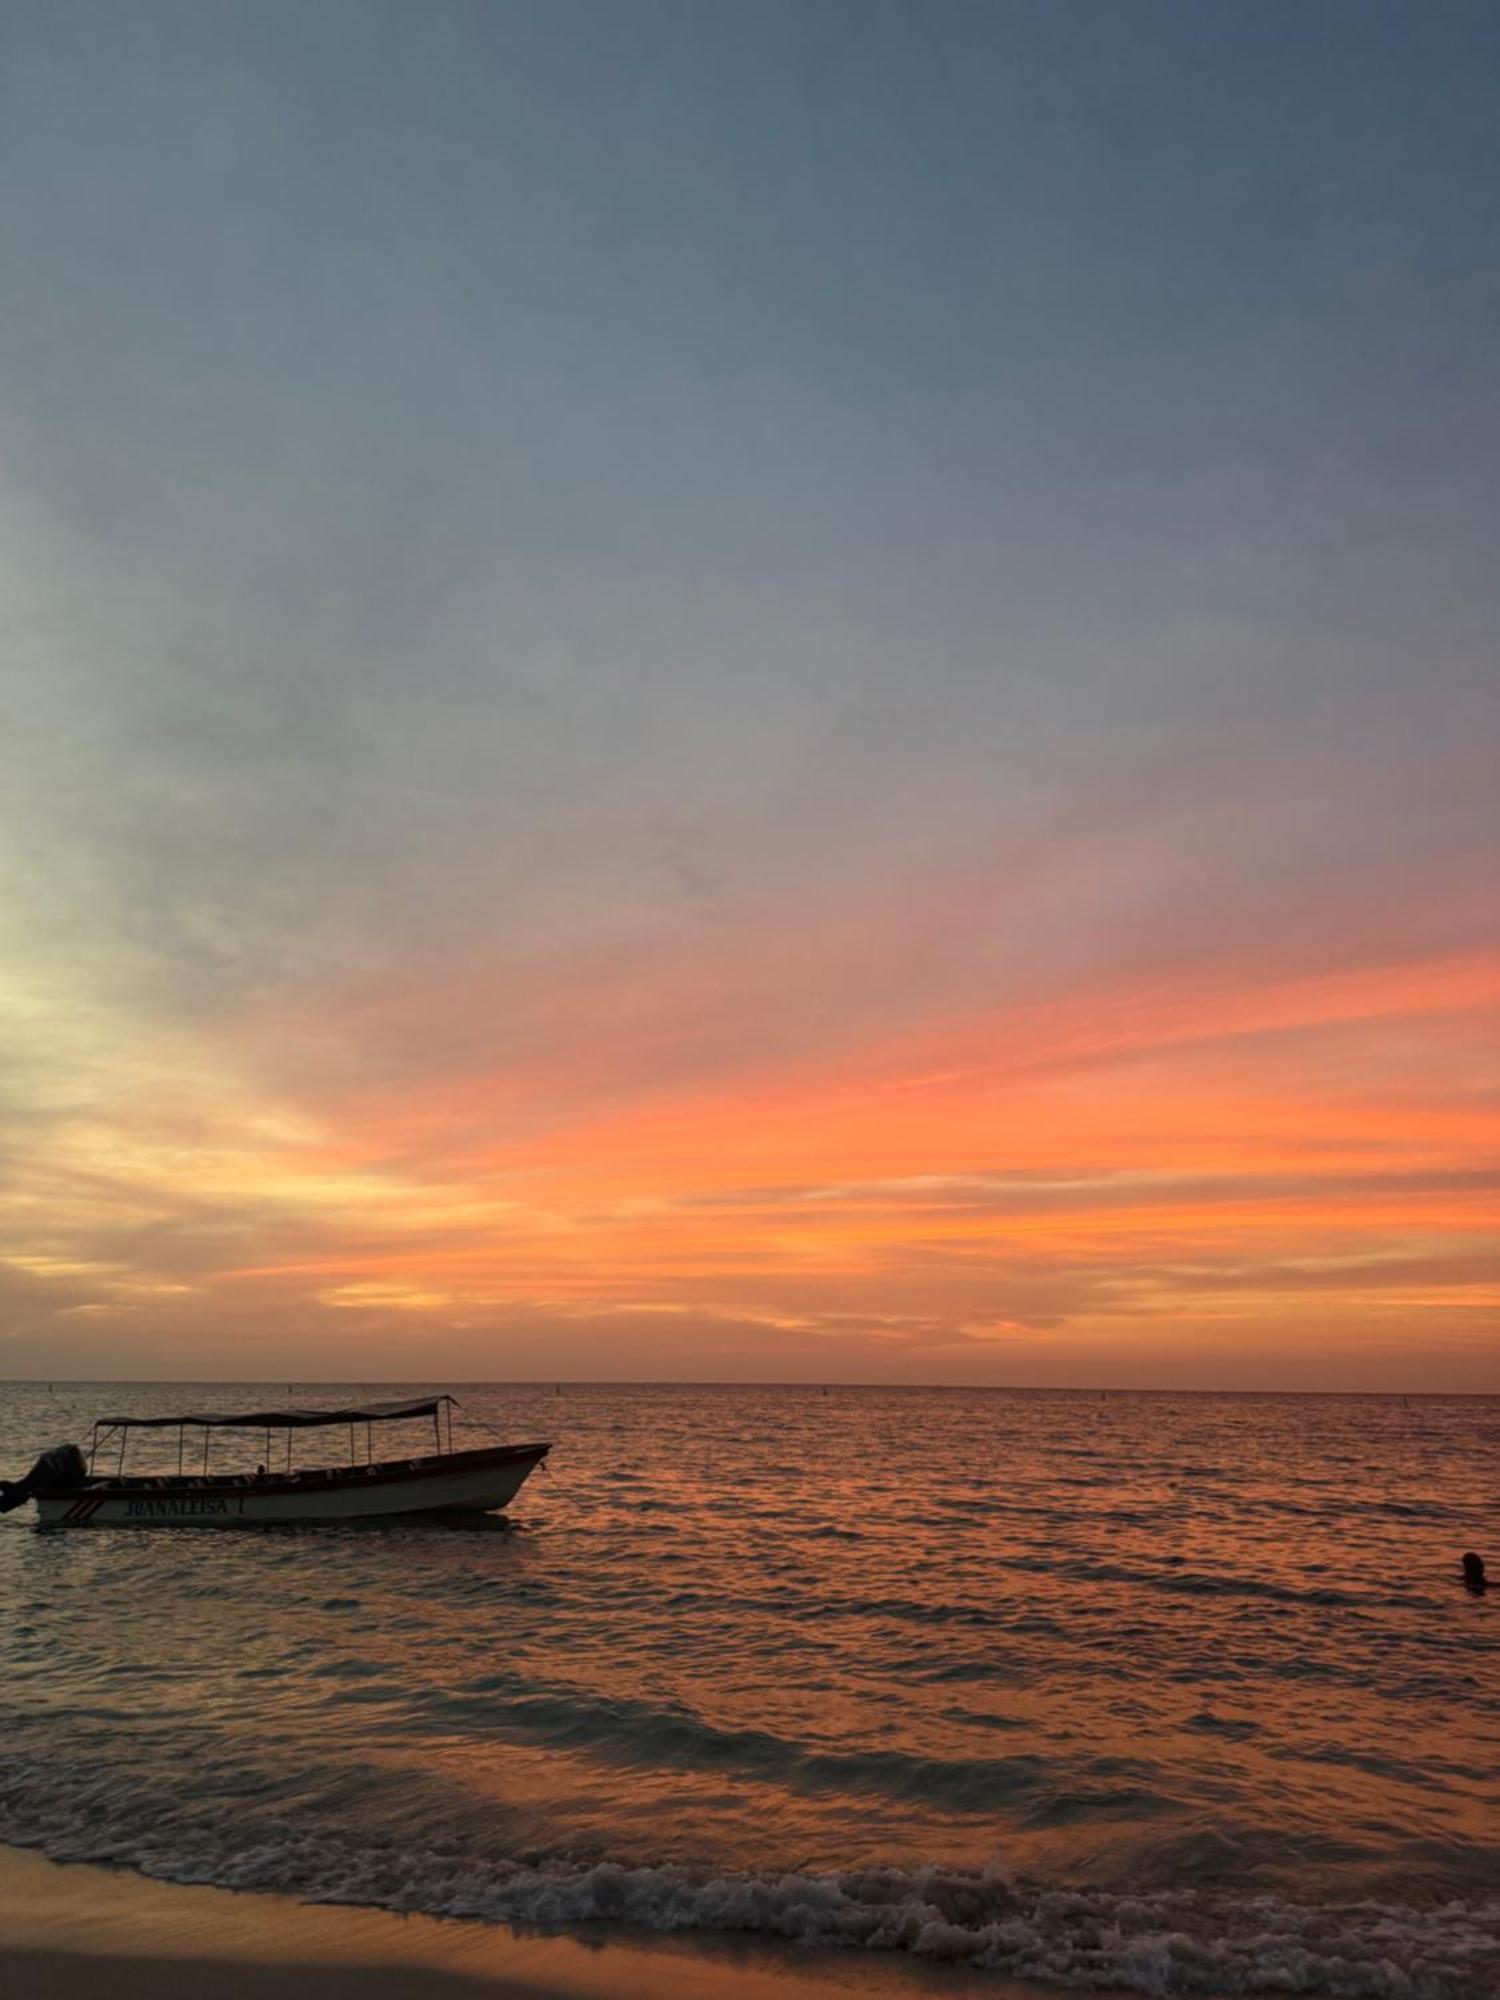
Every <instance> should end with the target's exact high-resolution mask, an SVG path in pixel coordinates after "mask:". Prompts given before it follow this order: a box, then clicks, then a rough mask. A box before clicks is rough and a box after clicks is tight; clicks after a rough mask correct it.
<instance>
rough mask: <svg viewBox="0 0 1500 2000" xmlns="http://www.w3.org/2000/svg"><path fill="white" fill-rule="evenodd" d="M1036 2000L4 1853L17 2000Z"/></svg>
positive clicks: (823, 1963)
mask: <svg viewBox="0 0 1500 2000" xmlns="http://www.w3.org/2000/svg"><path fill="white" fill-rule="evenodd" d="M195 1991H201V1992H203V1993H205V1994H212V1995H213V1996H214V2000H304V1996H305V2000H850V1995H852V1994H855V1993H859V1994H885V1995H888V1996H891V2000H896V1996H903V1995H904V1996H907V2000H919V1996H920V2000H934V1996H936V1995H940V1994H946V1995H949V1996H952V2000H960V1996H961V2000H978V1996H980V1995H981V1994H982V1995H984V1996H986V1997H987V2000H1040V1995H1041V1989H1039V1988H1036V1987H1031V1986H1022V1985H1019V1984H1018V1983H1017V1982H1015V1981H1013V1980H1007V1979H1001V1978H996V1977H993V1976H988V1977H987V1976H985V1975H982V1974H974V1973H964V1972H959V1971H956V1970H955V1971H944V1970H941V1969H934V1968H928V1967H921V1966H912V1965H909V1964H907V1963H906V1962H904V1961H901V1960H890V1961H876V1962H874V1963H872V1962H871V1960H870V1958H869V1957H868V1956H867V1955H865V1954H858V1955H856V1954H852V1953H851V1954H850V1955H849V1956H848V1957H842V1956H838V1955H831V1954H830V1955H818V1956H809V1955H805V1954H797V1953H792V1952H778V1951H776V1950H774V1949H769V1948H766V1947H763V1946H759V1945H756V1946H746V1947H744V1948H743V1949H741V1948H738V1947H736V1946H734V1945H732V1944H730V1945H726V1946H724V1947H722V1948H717V1949H716V1948H714V1947H713V1946H712V1945H705V1943H704V1941H703V1940H702V1939H701V1938H695V1939H694V1940H693V1941H692V1943H691V1944H689V1943H682V1944H678V1943H676V1942H675V1941H672V1940H670V1939H659V1938H638V1937H633V1936H626V1935H616V1934H610V1933H607V1932H601V1933H600V1934H599V1935H598V1936H597V1937H595V1936H593V1935H590V1936H589V1937H588V1938H587V1939H581V1938H575V1937H559V1936H555V1935H550V1934H549V1935H517V1934H516V1933H514V1932H511V1931H508V1930H502V1929H498V1928H496V1927H494V1926H490V1925H482V1924H464V1923H456V1922H447V1921H443V1920H440V1919H438V1918H433V1917H418V1916H413V1917H399V1916H393V1915H391V1914H390V1913H389V1912H386V1911H382V1910H356V1909H342V1908H331V1907H328V1906H326V1905H310V1904H304V1903H298V1902H294V1901H292V1900H291V1899H290V1898H289V1897H283V1896H267V1895H259V1894H257V1895H239V1894H236V1893H235V1892H233V1891H231V1890H227V1889H209V1888H185V1887H182V1886H179V1885H178V1884H175V1883H168V1882H153V1881H150V1880H148V1879H146V1878H145V1877H143V1876H139V1875H133V1874H130V1873H128V1872H125V1871H122V1870H117V1869H112V1868H99V1867H93V1866H89V1865H85V1864H78V1863H72V1864H66V1865H59V1864H58V1863H57V1862H53V1861H48V1860H46V1859H45V1858H44V1857H43V1856H41V1855H39V1854H33V1853H30V1852H27V1851H25V1850H22V1849H19V1848H0V1992H3V1993H4V1994H5V1996H6V2000H96V1997H97V1995H99V1994H100V1993H108V1994H109V1995H110V1996H111V2000H163V1996H168V1995H177V1994H186V1993H191V1992H195Z"/></svg>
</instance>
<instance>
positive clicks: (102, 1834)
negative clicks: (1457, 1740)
mask: <svg viewBox="0 0 1500 2000" xmlns="http://www.w3.org/2000/svg"><path fill="white" fill-rule="evenodd" d="M0 1839H4V1840H6V1841H9V1842H11V1843H13V1844H15V1845H18V1846H26V1847H35V1848H40V1849H41V1850H43V1851H44V1852H45V1853H47V1854H50V1855H51V1856H53V1858H55V1859H58V1860H65V1861H94V1862H108V1863H112V1864H114V1865H117V1866H124V1867H130V1868H134V1869H136V1870H137V1871H139V1872H140V1873H142V1874H145V1875H150V1876H154V1877H157V1878H159V1879H161V1880H165V1881H174V1882H183V1883H198V1884H212V1885H215V1886H218V1887H221V1888H227V1889H238V1890H262V1891H264V1890H274V1891H279V1892H281V1893H284V1894H291V1895H295V1896H298V1897H301V1898H302V1899H303V1900H305V1901H307V1902H314V1903H343V1904H355V1905H363V1906H368V1907H374V1908H380V1909H386V1910H391V1911H395V1912H398V1913H402V1914H422V1915H426V1916H433V1917H446V1918H459V1919H466V1920H469V1921H478V1922H486V1923H496V1924H507V1925H517V1926H523V1927H529V1926H538V1927H559V1928H562V1927H566V1928H569V1929H571V1928H574V1927H577V1926H580V1925H591V1924H606V1925H611V1926H616V1927H635V1928H639V1929H642V1930H648V1931H672V1932H695V1931H696V1932H703V1933H720V1934H724V1933H738V1934H741V1935H745V1934H748V1935H751V1936H754V1937H759V1938H761V1939H764V1940H768V1941H783V1942H788V1943H792V1944H795V1945H800V1946H805V1947H814V1948H819V1949H824V1950H846V1951H868V1952H894V1953H906V1954H909V1955H911V1956H912V1957H914V1958H917V1959H920V1960H925V1961H929V1962H942V1963H947V1964H953V1965H963V1966H968V1967H971V1968H975V1969H982V1970H987V1971H994V1972H1002V1973H1006V1974H1008V1975H1011V1976H1013V1977H1020V1978H1026V1979H1030V1980H1035V1981H1038V1982H1042V1983H1045V1984H1048V1985H1052V1986H1057V1987H1065V1988H1113V1989H1117V1990H1123V1991H1127V1992H1134V1993H1145V1994H1159V1995H1168V1994H1183V1995H1191V1994H1201V1995H1224V1994H1241V1993H1244V1994H1253V1993H1269V1992H1275V1993H1282V1994H1309V1995H1323V1996H1333V1997H1334V2000H1478V1996H1480V1995H1482V1994H1486V1993H1490V1992H1495V1991H1500V1901H1495V1902H1473V1901H1457V1900H1452V1901H1448V1902H1446V1903H1443V1904H1442V1905H1440V1906H1437V1907H1433V1908H1430V1909H1420V1908H1417V1909H1414V1908H1407V1907H1397V1906H1395V1905H1392V1904H1388V1903H1383V1902H1379V1901H1360V1902H1353V1903H1346V1904H1341V1905H1325V1904H1314V1903H1298V1902H1292V1901H1287V1900H1283V1899H1280V1898H1277V1897H1272V1896H1257V1897H1254V1898H1248V1899H1242V1900H1235V1899H1232V1898H1228V1897H1225V1896H1222V1895H1217V1894H1211V1893H1208V1892H1205V1891H1201V1890H1191V1889H1182V1890H1171V1889H1162V1890H1155V1891H1152V1892H1149V1893H1138V1894H1120V1893H1117V1892H1111V1891H1106V1890H1102V1889H1087V1888H1061V1887H1056V1886H1049V1885H1047V1884H1044V1883H1039V1882H1035V1881H1030V1880H1027V1879H1024V1878H1019V1877H1013V1876H1011V1875H1009V1874H1007V1873H1006V1872H1005V1871H1003V1870H1001V1869H987V1870H964V1869H954V1868H941V1867H926V1868H914V1869H900V1868H859V1869H853V1870H847V1871H838V1870H830V1871H827V1872H822V1873H808V1872H802V1871H790V1872H787V1873H776V1872H774V1871H770V1870H740V1871H723V1872H712V1871H707V1870H703V1871H699V1870H695V1869H692V1868H689V1867H684V1866H677V1865H670V1866H666V1865H662V1866H627V1865H623V1864H621V1863H618V1862H614V1861H610V1860H604V1859H597V1858H588V1857H580V1858H568V1857H561V1856H560V1857H554V1858H550V1859H546V1860H536V1859H531V1860H520V1859H512V1858H505V1857H498V1856H494V1855H485V1854H480V1853H474V1852H469V1851H465V1850H464V1849H463V1848H462V1847H461V1846H460V1845H457V1844H453V1845H448V1844H436V1843H434V1844H429V1845H425V1846H423V1845H416V1844H412V1843H411V1842H410V1841H409V1840H406V1839H402V1838H401V1837H399V1836H394V1835H380V1834H376V1833H374V1832H365V1833H363V1834H360V1835H359V1836H358V1837H356V1836H354V1835H352V1834H350V1833H347V1832H344V1831H342V1830H338V1829H332V1828H318V1829H316V1830H311V1829H309V1827H308V1826H307V1825H305V1824H304V1825H300V1826H299V1825H298V1824H297V1823H295V1822H294V1821H292V1820H290V1819H284V1818H281V1817H280V1816H276V1815H271V1814H256V1813H254V1812H244V1813H234V1814H229V1813H227V1812H226V1811H225V1810H224V1808H223V1807H222V1805H210V1804H208V1803H207V1802H206V1801H205V1800H203V1799H202V1798H201V1797H200V1798H199V1799H198V1800H197V1801H196V1802H195V1803H186V1802H173V1801H170V1800H163V1799H162V1797H161V1796H160V1794H155V1795H152V1794H151V1793H150V1792H149V1791H148V1790H147V1789H146V1788H145V1787H143V1786H140V1785H138V1784H136V1785H132V1784H131V1783H130V1782H129V1781H128V1780H125V1781H122V1778H121V1774H120V1773H119V1771H118V1769H116V1768H112V1767H111V1766H109V1765H107V1764H104V1763H99V1764H96V1765H92V1766H78V1765H70V1766H60V1765H58V1764H56V1763H54V1762H52V1761H50V1760H47V1759H41V1758H30V1757H14V1756H11V1757H4V1758H0Z"/></svg>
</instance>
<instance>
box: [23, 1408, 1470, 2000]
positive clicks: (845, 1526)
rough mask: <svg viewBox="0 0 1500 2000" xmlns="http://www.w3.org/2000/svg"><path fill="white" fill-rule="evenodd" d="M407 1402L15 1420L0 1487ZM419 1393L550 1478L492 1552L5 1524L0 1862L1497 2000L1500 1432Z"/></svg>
mask: <svg viewBox="0 0 1500 2000" xmlns="http://www.w3.org/2000/svg"><path fill="white" fill-rule="evenodd" d="M423 1386H426V1385H416V1387H415V1388H413V1387H411V1386H409V1385H400V1386H399V1387H397V1388H392V1387H391V1386H390V1385H380V1384H370V1385H367V1386H366V1387H365V1388H363V1389H359V1390H355V1389H351V1388H350V1387H349V1386H348V1385H347V1384H346V1385H342V1386H341V1387H339V1388H338V1389H336V1390H331V1391H326V1390H325V1391H319V1390H318V1389H317V1388H315V1387H312V1386H308V1387H301V1386H299V1387H298V1388H296V1389H294V1390H292V1391H291V1392H290V1395H289V1392H288V1390H287V1386H286V1385H285V1384H281V1385H277V1386H276V1388H275V1390H274V1392H268V1391H267V1389H266V1388H265V1387H264V1386H260V1387H255V1386H248V1385H243V1386H239V1387H225V1386H223V1385H217V1386H215V1387H214V1388H212V1389H206V1388H204V1387H203V1386H201V1385H199V1386H194V1387H182V1386H176V1387H173V1386H166V1385H154V1386H143V1385H133V1386H128V1387H123V1388H122V1387H108V1386H104V1385H79V1384H66V1385H64V1384H58V1385H56V1386H55V1389H51V1390H49V1388H48V1386H47V1385H45V1384H41V1385H10V1386H6V1387H3V1388H0V1469H3V1470H4V1471H6V1472H7V1473H9V1474H10V1475H11V1476H18V1475H19V1474H20V1473H21V1472H23V1471H24V1470H25V1469H26V1468H27V1466H29V1464H30V1462H31V1460H32V1458H33V1457H34V1456H35V1454H36V1452H37V1451H38V1450H39V1449H40V1448H41V1447H43V1446H45V1445H49V1444H53V1443H57V1442H60V1441H62V1440H65V1439H70V1438H71V1439H79V1440H81V1441H84V1442H86V1441H87V1430H88V1426H89V1424H90V1422H91V1421H92V1419H93V1417H94V1416H96V1415H107V1414H113V1413H116V1412H119V1411H125V1412H139V1413H142V1414H145V1413H150V1412H163V1411H172V1410H175V1409H179V1408H181V1409H193V1408H201V1407H202V1406H203V1405H204V1404H205V1403H207V1404H208V1405H209V1406H210V1407H213V1406H217V1407H221V1408H236V1407H249V1406H254V1405H256V1404H259V1403H264V1402H266V1401H267V1400H280V1401H286V1400H292V1401H298V1402H305V1403H314V1402H317V1401H318V1400H319V1399H320V1396H321V1397H323V1398H324V1399H326V1400H338V1401H341V1402H346V1401H352V1400H359V1399H365V1398H367V1399H369V1400H375V1399H378V1398H380V1397H382V1396H390V1395H393V1394H410V1393H417V1390H418V1389H420V1388H421V1387H423ZM457 1393H458V1394H459V1396H460V1398H461V1404H462V1407H461V1409H460V1411H459V1413H458V1418H457V1426H456V1433H457V1434H456V1442H458V1443H459V1444H463V1443H465V1442H471V1443H483V1442H488V1441H491V1439H492V1438H494V1437H496V1436H500V1437H504V1438H506V1439H510V1440H514V1441H521V1440H527V1439H542V1438H545V1439H550V1440H552V1441H553V1444H554V1451H553V1455H552V1460H551V1464H550V1466H549V1468H548V1469H547V1471H546V1472H545V1473H541V1474H536V1475H533V1477H532V1479H531V1480H530V1481H529V1482H528V1484H527V1485H526V1486H525V1488H524V1489H523V1490H522V1492H521V1494H520V1496H519V1498H518V1499H517V1501H516V1502H515V1503H514V1505H513V1507H512V1510H511V1515H510V1518H509V1523H508V1525H507V1524H505V1523H504V1522H500V1521H493V1522H485V1523H483V1524H481V1525H479V1526H475V1527H467V1528H464V1527H445V1526H415V1525H414V1526H408V1527H391V1528H384V1529H372V1528H369V1527H364V1528H349V1529H326V1528H325V1529H311V1528H307V1529H281V1530H264V1531H253V1530H242V1531H234V1530H229V1531H192V1530H185V1529H181V1528H171V1527H162V1528H154V1527H153V1528H140V1529H130V1530H121V1529H114V1530H110V1529H97V1530H76V1531H42V1530H38V1529H37V1528H36V1527H34V1526H33V1525H32V1524H31V1515H30V1511H29V1510H28V1511H27V1512H26V1513H25V1514H17V1515H12V1516H10V1517H8V1518H7V1519H5V1520H4V1521H3V1522H0V1723H3V1730H0V1840H8V1841H11V1842H17V1843H23V1844H26V1845H30V1846H35V1847H39V1848H41V1849H43V1850H44V1851H45V1852H47V1853H48V1854H51V1855H54V1856H57V1857H61V1858H87V1859H94V1860H106V1861H112V1862H116V1863H123V1864H126V1865H129V1866H131V1867H134V1868H138V1869H141V1870H143V1871H145V1872H147V1873H150V1874H153V1875H158V1876H162V1877H166V1878H169V1879H172V1880H177V1881H188V1882H211V1883H220V1884H226V1885H229V1886H232V1887H235V1888H251V1889H253V1888H268V1889H269V1888H274V1889H279V1890H284V1891H290V1892H291V1893H293V1894H296V1895H300V1896H303V1897H306V1898H310V1899H318V1900H337V1901H348V1902H355V1903H363V1904H371V1905H379V1906H382V1907H384V1908H387V1909H392V1910H401V1911H426V1912H430V1913H433V1914H436V1915H449V1916H460V1917H465V1918H471V1919H477V1920H481V1921H485V1922H491V1923H501V1924H504V1923H524V1924H545V1925H560V1926H568V1927H578V1926H587V1925H590V1924H597V1923H600V1922H608V1923H610V1924H614V1925H634V1926H646V1927H650V1928H655V1929H670V1930H693V1929H697V1930H701V1931H704V1932H738V1933H751V1934H759V1935H761V1936H763V1937H767V1938H776V1939H791V1940H799V1941H803V1942H806V1943H808V1944H810V1945H816V1946H822V1947H829V1946H835V1947H843V1948H846V1949H848V1950H850V1951H855V1952H876V1951H881V1952H905V1953H912V1954H916V1955H918V1956H920V1957H923V1958H926V1959H933V1960H951V1961H953V1962H955V1963H961V1964H965V1965H969V1966H977V1967H981V1968H984V1967H989V1968H995V1969H998V1970H1004V1971H1006V1972H1009V1973H1013V1974H1021V1975H1025V1976H1028V1977H1030V1978H1032V1979H1036V1980H1041V1981H1047V1982H1052V1983H1055V1984H1059V1985H1072V1986H1079V1985H1084V1986H1087V1985H1091V1984H1094V1985H1108V1986H1113V1987H1117V1988H1126V1989H1134V1990H1138V1991H1142V1992H1151V1993H1155V1992H1182V1993H1233V1992H1257V1991H1266V1990H1274V1991H1279V1992H1292V1993H1317V1994H1325V1993H1327V1994H1342V1995H1350V1996H1353V1995H1380V1996H1391V2000H1397V1996H1399V2000H1473V1996H1479V1995H1482V1994H1485V1993H1487V1992H1493V1991H1496V1990H1500V1788H1497V1771H1500V1589H1496V1590H1495V1591H1493V1592H1492V1593H1491V1594H1489V1595H1488V1596H1476V1595H1473V1594H1471V1593H1469V1592H1468V1591H1467V1590H1466V1589H1465V1588H1464V1587H1463V1583H1462V1580H1461V1577H1460V1572H1459V1561H1458V1559H1459V1556H1460V1554H1461V1553H1462V1552H1463V1551H1464V1550H1465V1549H1467V1548H1474V1549H1477V1550H1478V1551H1479V1552H1480V1553H1481V1554H1486V1555H1487V1556H1488V1557H1489V1559H1490V1567H1491V1569H1492V1570H1493V1571H1494V1572H1496V1573H1497V1574H1500V1508H1497V1500H1500V1400H1496V1399H1484V1398H1452V1399H1445V1398H1439V1397H1430V1398H1429V1397H1412V1398H1411V1399H1410V1400H1409V1401H1408V1400H1405V1399H1403V1398H1400V1397H1396V1398H1376V1397H1347V1398H1344V1397H1301V1396H1211V1395H1162V1394H1139V1395H1135V1394H1110V1395H1101V1394H1099V1393H1093V1394H1081V1393H1056V1394H1046V1393H1009V1392H1000V1391H973V1390H963V1391H956V1390H955V1391H946V1390H905V1391H902V1390H893V1391H887V1390H875V1389H837V1388H835V1389H830V1390H819V1389H809V1388H668V1387H631V1388H620V1387H579V1386H573V1385H567V1386H563V1387H561V1388H558V1387H555V1386H553V1385H547V1386H543V1387H538V1386H525V1387H517V1388H504V1387H495V1386H484V1387H475V1388H464V1387H462V1386H460V1387H458V1390H457ZM426 1436H427V1437H428V1438H429V1439H430V1428H429V1430H428V1431H427V1433H426ZM319 1442H321V1445H322V1453H323V1456H324V1457H325V1458H326V1456H327V1454H328V1452H329V1451H330V1450H333V1451H334V1452H335V1453H337V1451H338V1449H339V1448H341V1447H342V1448H344V1449H346V1448H347V1435H346V1434H345V1433H343V1432H335V1433H332V1434H331V1436H330V1435H329V1434H323V1437H322V1439H321V1441H319V1440H316V1439H314V1438H312V1436H311V1435H310V1434H307V1433H303V1434H301V1435H299V1437H298V1439H297V1441H296V1444H297V1450H298V1453H299V1456H300V1457H301V1458H302V1459H304V1460H305V1461H306V1462H309V1463H311V1462H314V1459H315V1458H316V1457H317V1456H318V1451H319ZM390 1447H391V1451H392V1454H393V1455H395V1454H396V1453H397V1452H400V1453H405V1452H410V1451H414V1450H419V1449H422V1448H424V1446H423V1431H422V1428H421V1426H415V1427H413V1428H412V1429H411V1430H410V1431H403V1432H399V1433H395V1434H393V1435H392V1437H391V1440H390ZM278 1448H279V1447H278ZM131 1449H132V1461H131V1462H132V1464H135V1465H137V1466H138V1467H139V1469H142V1470H146V1469H151V1467H152V1464H153V1458H152V1453H153V1451H154V1452H155V1453H156V1454H157V1459H156V1461H155V1462H156V1463H158V1464H160V1463H161V1459H160V1454H162V1453H163V1452H166V1453H167V1454H168V1458H167V1461H166V1463H167V1464H168V1465H170V1466H171V1467H173V1468H175V1456H176V1437H175V1434H173V1435H172V1436H171V1437H170V1438H168V1439H166V1440H163V1438H162V1436H161V1434H159V1433H158V1434H156V1436H155V1438H154V1439H153V1437H152V1434H150V1433H145V1434H141V1435H140V1437H139V1438H138V1439H137V1441H136V1442H135V1443H133V1444H132V1448H131ZM213 1450H214V1453H215V1460H214V1462H215V1463H216V1464H222V1465H224V1466H225V1467H226V1468H227V1467H229V1466H230V1464H231V1463H234V1462H239V1463H242V1464H244V1465H245V1466H247V1467H249V1466H253V1464H254V1463H255V1461H256V1460H257V1459H258V1458H261V1457H263V1456H264V1453H265V1445H264V1440H263V1439H262V1438H260V1437H249V1438H244V1439H242V1440H240V1442H239V1446H238V1450H239V1460H238V1461H235V1460H234V1457H233V1454H234V1450H235V1447H234V1446H233V1445H232V1444H230V1443H226V1442H225V1441H224V1440H223V1439H222V1438H216V1439H215V1441H214V1445H213Z"/></svg>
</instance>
